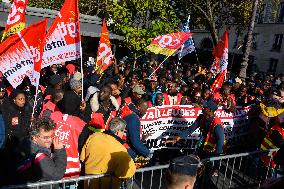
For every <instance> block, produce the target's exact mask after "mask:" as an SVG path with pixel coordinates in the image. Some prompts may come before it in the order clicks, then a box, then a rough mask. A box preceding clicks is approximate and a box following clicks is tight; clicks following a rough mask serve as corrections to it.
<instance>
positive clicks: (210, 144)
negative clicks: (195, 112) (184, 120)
mask: <svg viewBox="0 0 284 189" xmlns="http://www.w3.org/2000/svg"><path fill="white" fill-rule="evenodd" d="M204 123H205V118H203V119H201V120H200V122H199V126H200V132H201V134H202V135H203V136H204V135H205V134H206V133H204V132H206V130H207V129H205V125H204ZM218 124H220V125H222V128H223V129H224V127H223V124H222V122H221V120H220V118H218V117H214V118H213V120H212V121H211V123H210V125H209V130H208V133H207V135H206V137H205V139H204V145H203V151H204V152H206V153H208V154H211V153H213V152H215V150H216V145H217V141H216V137H215V133H214V128H215V126H216V125H218ZM225 142H226V140H225V141H224V144H225ZM224 147H225V145H224ZM224 147H223V149H224ZM224 150H225V149H224Z"/></svg>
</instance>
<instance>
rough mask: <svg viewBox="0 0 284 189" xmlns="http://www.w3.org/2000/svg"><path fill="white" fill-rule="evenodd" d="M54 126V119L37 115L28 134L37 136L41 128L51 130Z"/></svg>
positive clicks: (46, 130)
mask: <svg viewBox="0 0 284 189" xmlns="http://www.w3.org/2000/svg"><path fill="white" fill-rule="evenodd" d="M55 128H56V124H55V123H54V121H53V120H52V119H50V118H48V117H39V118H37V119H36V120H35V122H34V123H33V124H32V126H31V128H30V130H29V134H30V136H31V137H34V136H37V135H38V134H39V133H40V131H41V130H44V131H45V132H48V131H51V130H53V129H55Z"/></svg>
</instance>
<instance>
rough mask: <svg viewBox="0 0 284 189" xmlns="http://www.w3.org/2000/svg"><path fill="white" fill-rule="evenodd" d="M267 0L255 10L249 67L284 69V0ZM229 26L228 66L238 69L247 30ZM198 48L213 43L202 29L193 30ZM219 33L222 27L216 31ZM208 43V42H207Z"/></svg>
mask: <svg viewBox="0 0 284 189" xmlns="http://www.w3.org/2000/svg"><path fill="white" fill-rule="evenodd" d="M272 1H273V0H266V1H265V3H264V4H262V5H261V6H260V8H259V10H258V12H257V16H256V20H255V29H254V33H253V44H252V51H251V53H250V60H249V69H250V71H252V72H272V73H284V0H280V4H279V5H277V6H275V5H274V4H273V3H272ZM234 28H235V27H234V26H232V27H231V29H230V31H229V62H230V63H229V66H230V67H231V68H232V69H233V70H234V69H235V70H236V69H238V67H239V65H240V61H241V58H242V47H243V42H244V40H245V35H246V33H247V32H246V31H244V32H243V33H237V32H236V30H235V29H234ZM192 32H193V38H194V41H195V45H196V47H197V48H198V49H204V48H205V49H206V48H210V46H213V43H212V38H211V35H210V33H209V32H208V31H205V30H193V31H192ZM219 34H220V35H222V31H221V32H219ZM210 43H211V44H210Z"/></svg>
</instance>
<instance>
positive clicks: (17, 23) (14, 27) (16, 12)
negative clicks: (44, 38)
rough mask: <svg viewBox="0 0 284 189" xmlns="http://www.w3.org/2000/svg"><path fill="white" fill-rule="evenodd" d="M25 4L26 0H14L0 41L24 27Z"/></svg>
mask: <svg viewBox="0 0 284 189" xmlns="http://www.w3.org/2000/svg"><path fill="white" fill-rule="evenodd" d="M27 4H28V0H14V2H13V4H12V6H11V8H10V11H9V16H8V19H7V23H6V27H5V31H4V33H3V36H2V40H1V41H3V40H4V39H5V38H7V37H9V36H10V35H13V34H15V33H17V32H19V31H21V30H22V29H24V28H25V20H26V17H25V14H26V7H27Z"/></svg>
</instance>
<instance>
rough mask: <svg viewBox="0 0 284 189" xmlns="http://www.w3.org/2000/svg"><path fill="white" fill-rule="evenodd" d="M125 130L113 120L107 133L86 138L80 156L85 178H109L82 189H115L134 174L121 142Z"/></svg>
mask: <svg viewBox="0 0 284 189" xmlns="http://www.w3.org/2000/svg"><path fill="white" fill-rule="evenodd" d="M125 127H126V123H125V121H124V120H122V119H120V118H118V117H115V118H113V119H112V120H111V121H110V123H109V127H108V130H106V131H104V132H102V133H100V132H98V133H93V134H92V135H91V136H90V137H89V138H88V140H87V142H86V143H85V145H84V147H83V149H82V152H81V155H80V160H81V162H83V164H84V168H85V175H95V174H111V175H112V177H103V178H101V179H93V180H91V182H90V183H88V182H86V183H85V188H92V189H107V188H112V189H119V188H120V185H121V181H122V179H127V178H131V177H132V176H133V175H134V174H135V171H136V167H135V164H134V162H133V160H132V159H131V157H130V156H129V155H128V153H127V149H126V148H125V147H124V146H123V140H122V139H121V137H122V136H123V134H124V130H125Z"/></svg>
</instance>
